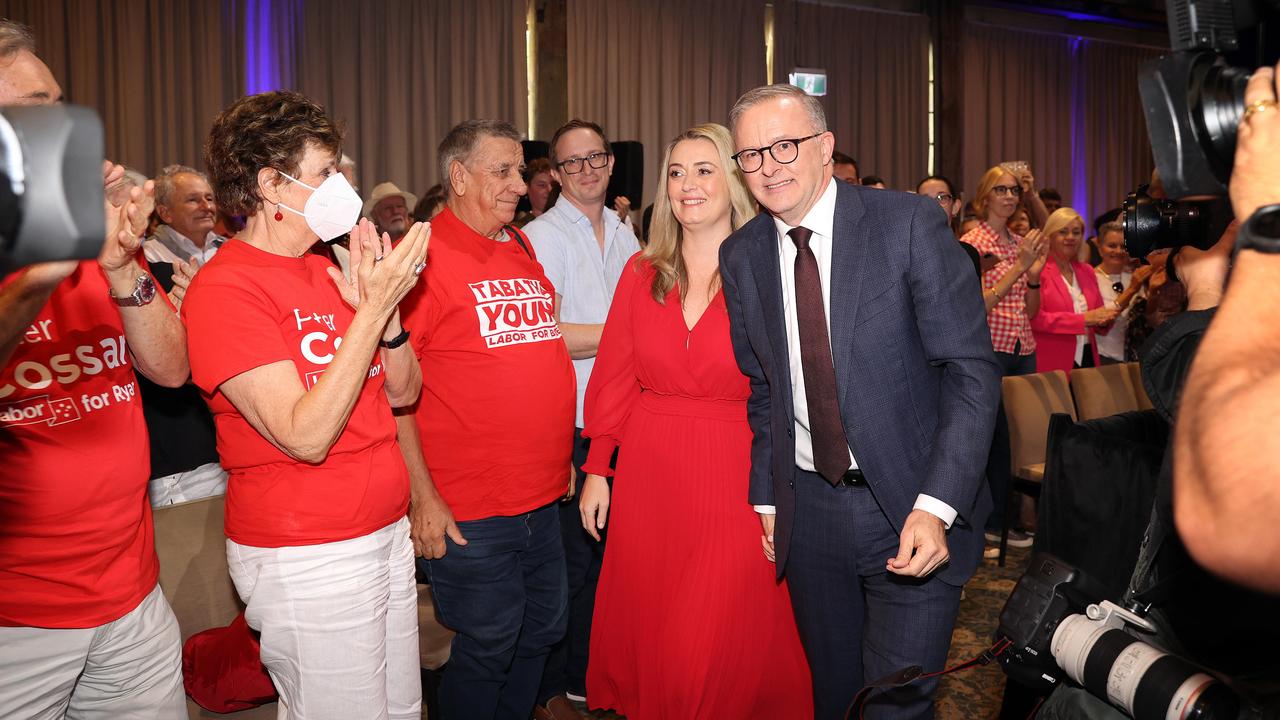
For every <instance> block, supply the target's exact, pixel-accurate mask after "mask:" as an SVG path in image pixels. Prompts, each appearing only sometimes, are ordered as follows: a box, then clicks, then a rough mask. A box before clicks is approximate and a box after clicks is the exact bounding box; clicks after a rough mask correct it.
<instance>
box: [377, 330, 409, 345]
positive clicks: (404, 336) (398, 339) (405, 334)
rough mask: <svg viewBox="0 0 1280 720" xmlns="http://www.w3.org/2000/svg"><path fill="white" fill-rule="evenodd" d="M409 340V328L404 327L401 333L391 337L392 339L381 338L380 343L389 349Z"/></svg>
mask: <svg viewBox="0 0 1280 720" xmlns="http://www.w3.org/2000/svg"><path fill="white" fill-rule="evenodd" d="M408 341H409V330H408V329H402V330H401V331H400V334H399V335H397V336H395V337H393V338H391V339H390V340H379V341H378V344H379V345H381V346H382V347H384V348H387V349H388V350H395V349H396V348H398V347H400V346H401V345H403V344H405V343H406V342H408Z"/></svg>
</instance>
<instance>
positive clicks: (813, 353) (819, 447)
mask: <svg viewBox="0 0 1280 720" xmlns="http://www.w3.org/2000/svg"><path fill="white" fill-rule="evenodd" d="M787 234H788V235H790V236H791V240H792V241H793V242H795V244H796V323H797V325H799V330H800V366H801V368H803V370H804V394H805V398H806V400H807V404H808V406H809V434H810V437H811V438H812V440H813V465H814V468H815V469H817V471H818V474H819V475H821V476H822V477H823V478H825V479H826V481H827V482H829V483H831V484H832V485H838V484H839V483H840V480H841V478H842V477H844V473H845V471H846V470H848V469H849V443H848V442H847V441H846V440H845V437H844V424H843V423H842V422H841V421H840V404H839V402H838V401H837V398H838V395H837V394H836V369H835V365H834V364H833V363H832V362H831V343H830V341H829V340H828V339H827V313H826V311H825V310H824V308H823V302H822V280H821V279H820V278H819V275H818V258H816V257H815V256H814V254H813V250H811V249H810V248H809V237H810V236H812V235H813V231H812V230H810V229H809V228H805V227H797V228H792V230H791V231H790V232H788V233H787Z"/></svg>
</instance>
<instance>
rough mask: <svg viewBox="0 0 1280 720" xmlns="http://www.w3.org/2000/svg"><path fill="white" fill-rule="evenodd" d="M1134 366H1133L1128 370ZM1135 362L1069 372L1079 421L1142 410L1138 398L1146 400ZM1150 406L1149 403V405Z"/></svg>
mask: <svg viewBox="0 0 1280 720" xmlns="http://www.w3.org/2000/svg"><path fill="white" fill-rule="evenodd" d="M1130 366H1133V367H1130ZM1136 366H1137V363H1116V364H1113V365H1103V366H1101V367H1092V368H1078V369H1076V370H1072V371H1071V393H1072V394H1073V395H1074V396H1075V400H1076V412H1077V414H1078V415H1079V419H1080V420H1081V421H1085V420H1093V419H1096V418H1101V417H1109V416H1111V415H1117V414H1119V413H1122V412H1131V411H1134V410H1142V409H1144V408H1143V407H1142V404H1141V402H1140V400H1139V399H1138V398H1139V395H1141V396H1142V397H1143V398H1145V397H1146V392H1145V391H1143V389H1142V380H1141V377H1140V375H1139V374H1138V373H1137V372H1135V371H1134V369H1135V368H1136ZM1149 405H1150V403H1149V402H1148V406H1149Z"/></svg>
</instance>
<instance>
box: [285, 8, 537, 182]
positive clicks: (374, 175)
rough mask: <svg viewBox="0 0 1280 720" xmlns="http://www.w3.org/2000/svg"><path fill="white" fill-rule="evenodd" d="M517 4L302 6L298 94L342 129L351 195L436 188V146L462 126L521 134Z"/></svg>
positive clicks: (523, 84)
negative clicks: (486, 122) (384, 188)
mask: <svg viewBox="0 0 1280 720" xmlns="http://www.w3.org/2000/svg"><path fill="white" fill-rule="evenodd" d="M525 8H526V3H525V0H433V1H432V2H422V1H421V0H379V1H378V2H360V3H353V2H349V1H347V0H306V2H305V4H304V9H303V12H302V15H303V18H302V21H301V23H300V32H299V36H298V67H297V68H296V72H295V75H294V77H295V78H296V79H297V84H298V89H299V90H300V91H301V92H303V93H305V94H307V95H308V96H310V97H312V98H314V99H315V100H317V101H318V102H320V103H322V104H323V105H324V106H325V108H326V109H327V110H328V112H329V114H330V115H331V116H332V117H334V118H335V119H338V120H340V121H341V122H343V123H344V124H345V125H346V131H347V140H346V144H345V146H344V150H345V151H346V153H347V154H348V155H351V156H352V157H353V158H355V160H356V167H357V171H358V178H359V181H360V183H359V184H360V186H361V192H362V193H364V194H366V195H367V194H368V192H369V191H370V190H372V188H373V186H374V184H376V183H379V182H384V181H388V180H390V181H392V182H395V183H396V184H397V185H399V186H400V187H401V188H402V189H404V190H408V191H409V192H413V193H416V194H419V195H421V194H422V193H423V192H424V191H426V190H427V188H429V187H430V186H432V185H434V184H435V183H437V182H439V181H440V179H439V177H438V176H439V172H438V171H437V169H436V147H437V146H438V145H439V143H440V141H441V140H442V139H443V138H444V136H445V133H447V132H448V131H449V128H451V127H453V126H454V125H455V124H457V123H458V122H460V121H462V120H467V119H472V118H491V119H497V120H508V121H510V122H512V123H514V124H515V126H516V127H517V128H518V129H520V130H521V131H522V132H524V131H526V130H527V128H528V124H529V123H528V82H527V78H526V75H525V71H526V62H525V47H526V45H525Z"/></svg>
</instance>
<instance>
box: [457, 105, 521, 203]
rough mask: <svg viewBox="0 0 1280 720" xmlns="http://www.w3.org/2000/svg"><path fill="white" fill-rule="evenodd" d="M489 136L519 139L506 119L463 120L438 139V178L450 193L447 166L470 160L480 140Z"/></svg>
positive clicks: (518, 133) (517, 133) (465, 162)
mask: <svg viewBox="0 0 1280 720" xmlns="http://www.w3.org/2000/svg"><path fill="white" fill-rule="evenodd" d="M491 137H496V138H504V139H507V140H514V141H516V142H520V140H521V138H520V131H519V130H516V127H515V126H514V125H512V124H511V123H509V122H507V121H506V120H464V121H462V122H460V123H458V124H457V125H454V126H453V129H452V130H450V131H449V134H448V135H445V136H444V140H441V141H440V147H439V149H438V150H437V151H436V155H437V162H438V163H439V164H440V167H439V169H440V178H441V182H443V183H444V187H445V190H447V191H448V192H449V193H450V194H452V193H453V192H454V190H453V183H451V182H450V181H449V167H450V166H452V165H453V161H454V160H457V161H458V162H460V163H462V164H463V165H466V164H468V163H469V162H471V155H472V154H473V153H475V151H476V148H477V147H479V146H480V141H481V140H484V139H485V138H491Z"/></svg>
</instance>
